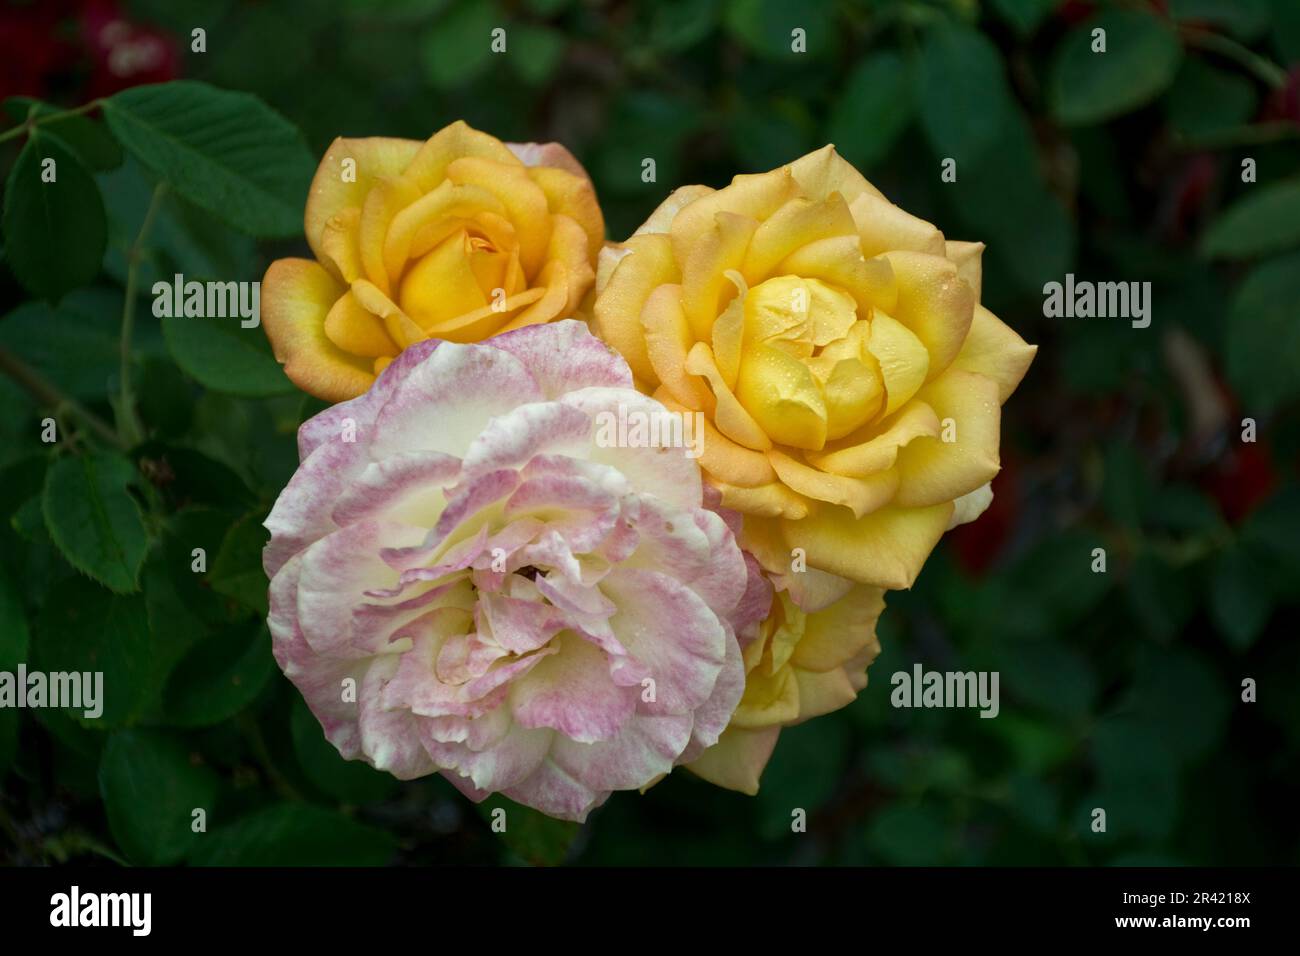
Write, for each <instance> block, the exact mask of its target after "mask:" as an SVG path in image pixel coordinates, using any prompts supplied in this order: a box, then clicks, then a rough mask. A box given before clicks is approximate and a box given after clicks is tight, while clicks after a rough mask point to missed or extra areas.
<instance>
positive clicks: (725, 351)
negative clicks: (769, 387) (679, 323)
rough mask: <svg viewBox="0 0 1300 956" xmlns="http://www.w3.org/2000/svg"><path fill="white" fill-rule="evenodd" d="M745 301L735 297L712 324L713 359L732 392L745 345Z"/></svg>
mask: <svg viewBox="0 0 1300 956" xmlns="http://www.w3.org/2000/svg"><path fill="white" fill-rule="evenodd" d="M745 300H746V297H745V296H736V298H734V299H732V300H731V302H730V303H729V304H728V305H727V307H726V308H725V309H723V311H722V314H721V315H720V316H718V319H717V321H716V322H714V323H713V357H714V358H715V359H716V360H717V362H718V371H720V372H721V373H722V380H723V381H724V382H726V383H727V388H730V389H732V390H733V391H734V390H735V388H736V379H737V378H739V377H740V358H741V354H742V352H741V350H742V349H743V348H744V344H745ZM683 314H684V313H683Z"/></svg>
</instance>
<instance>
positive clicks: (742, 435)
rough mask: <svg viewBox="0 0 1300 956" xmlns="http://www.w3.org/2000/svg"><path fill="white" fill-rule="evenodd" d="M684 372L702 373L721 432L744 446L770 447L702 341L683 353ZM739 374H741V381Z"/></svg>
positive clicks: (711, 352)
mask: <svg viewBox="0 0 1300 956" xmlns="http://www.w3.org/2000/svg"><path fill="white" fill-rule="evenodd" d="M686 371H687V372H689V373H690V374H692V375H702V376H703V377H704V378H706V379H707V380H708V382H709V385H710V387H712V389H713V399H714V414H713V422H714V424H715V425H716V426H717V427H718V430H719V431H720V432H722V434H724V435H726V436H727V437H728V438H730V439H731V440H732V441H734V442H739V443H740V444H742V445H744V446H745V447H746V448H754V449H758V450H759V451H766V450H767V449H769V448H771V447H772V440H771V439H770V438H768V436H767V433H766V432H765V431H764V430H763V428H762V426H761V425H759V423H758V422H757V421H755V420H754V417H753V416H752V415H751V414H750V413H749V411H748V410H747V409H746V408H745V406H744V405H742V404H741V401H740V400H739V399H738V398H737V396H736V395H735V394H733V393H732V391H731V389H729V388H728V387H727V383H726V382H725V381H723V378H722V373H721V372H720V371H719V370H718V365H717V362H716V361H714V358H713V350H712V349H710V348H709V346H708V345H707V344H706V343H704V342H696V343H695V344H694V345H693V346H691V351H690V353H689V354H688V355H687V356H686ZM743 377H744V376H743V374H742V376H741V378H742V380H743Z"/></svg>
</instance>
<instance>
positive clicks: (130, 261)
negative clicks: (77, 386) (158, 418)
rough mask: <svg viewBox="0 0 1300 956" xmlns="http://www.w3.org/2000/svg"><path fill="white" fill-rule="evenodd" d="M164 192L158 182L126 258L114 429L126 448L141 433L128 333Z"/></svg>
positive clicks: (132, 322)
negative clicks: (143, 256)
mask: <svg viewBox="0 0 1300 956" xmlns="http://www.w3.org/2000/svg"><path fill="white" fill-rule="evenodd" d="M166 192H167V186H166V184H165V183H159V184H158V185H157V186H155V187H154V190H153V196H152V197H151V198H150V200H149V211H148V212H146V213H145V214H144V221H143V222H142V223H140V231H139V232H138V233H137V234H136V237H135V241H134V242H133V243H131V250H130V251H129V252H128V253H127V256H126V262H127V267H126V294H125V297H124V298H123V300H122V337H121V342H120V345H121V356H120V357H121V368H120V370H119V374H118V378H119V380H120V381H119V384H120V388H121V391H120V392H119V394H118V404H117V429H118V432H119V433H120V434H121V436H122V442H123V443H124V444H126V445H127V446H128V447H129V446H131V445H135V444H136V443H138V442H139V440H140V438H141V435H142V434H143V432H142V429H141V428H140V422H139V420H138V419H137V417H136V413H135V395H134V394H133V393H132V391H131V332H132V329H133V328H134V325H135V293H136V285H137V283H138V281H139V276H138V272H139V267H140V254H141V251H142V249H143V248H144V242H145V239H146V238H147V237H148V235H149V230H150V229H151V228H152V227H153V221H154V218H155V217H156V216H157V214H158V207H159V205H160V204H161V201H162V197H163V195H164V194H165V193H166Z"/></svg>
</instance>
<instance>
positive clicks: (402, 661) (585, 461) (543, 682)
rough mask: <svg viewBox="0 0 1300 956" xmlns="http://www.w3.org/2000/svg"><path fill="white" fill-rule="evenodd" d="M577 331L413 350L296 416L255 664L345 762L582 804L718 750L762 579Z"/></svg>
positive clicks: (603, 356) (526, 332) (680, 458)
mask: <svg viewBox="0 0 1300 956" xmlns="http://www.w3.org/2000/svg"><path fill="white" fill-rule="evenodd" d="M620 410H621V411H622V412H623V413H624V414H626V413H627V412H629V411H634V412H635V413H637V414H639V415H643V416H646V417H647V419H651V418H656V417H659V418H661V419H666V417H667V416H670V415H672V413H671V412H669V411H667V410H666V409H665V408H664V407H663V406H662V405H660V404H659V403H658V402H656V401H655V400H654V399H652V398H649V397H646V396H644V395H641V394H640V393H638V392H637V391H636V389H635V387H634V385H633V381H632V375H631V373H630V371H629V370H628V366H627V364H626V362H625V361H624V360H623V359H622V358H621V357H619V356H618V355H616V354H615V353H613V352H611V350H610V349H608V348H607V347H606V346H605V345H603V344H602V343H601V342H600V341H599V340H598V339H596V338H595V337H594V336H592V335H591V334H590V333H589V332H588V331H587V328H586V326H585V325H584V324H583V323H581V322H576V321H563V322H559V323H553V324H549V325H538V326H531V327H527V328H523V329H520V330H518V331H515V332H510V333H506V334H504V335H500V336H497V337H496V338H493V339H491V340H489V341H486V342H483V343H480V344H473V345H458V344H454V343H450V342H445V341H438V340H434V341H426V342H421V343H417V344H415V345H413V346H411V347H410V348H408V349H407V350H406V351H404V352H403V353H402V354H401V355H400V356H399V357H398V358H397V359H396V360H395V361H394V362H393V363H392V364H391V365H390V366H388V368H387V369H385V370H384V372H383V373H382V374H381V375H380V376H379V378H378V379H377V381H376V382H375V383H374V384H373V385H372V386H371V388H370V389H369V390H368V391H367V392H365V393H364V394H363V395H361V396H360V397H358V398H355V399H353V400H351V401H348V402H344V403H342V404H340V405H336V406H334V407H333V408H330V409H329V410H327V411H325V412H322V413H321V414H319V415H317V416H316V417H315V418H312V419H311V420H310V421H308V422H306V423H305V424H304V425H303V426H302V428H301V430H300V431H299V434H298V444H299V454H300V456H301V464H300V466H299V468H298V471H297V473H296V474H295V475H294V477H293V480H292V481H290V483H289V484H288V486H287V487H286V488H285V490H284V491H283V493H282V494H281V495H280V498H279V500H278V501H277V502H276V504H275V507H274V509H273V510H272V512H271V514H270V516H269V517H268V518H267V521H266V526H267V528H268V529H270V531H271V541H270V543H269V544H268V545H267V547H266V551H265V555H264V563H265V567H266V571H267V574H268V576H269V577H270V578H271V594H270V599H271V613H270V618H269V623H270V628H271V633H272V635H273V637H274V649H275V656H276V660H277V661H278V662H279V664H280V666H281V668H282V669H283V670H284V672H285V674H286V675H287V676H288V677H289V679H290V680H292V681H293V682H294V684H296V685H297V687H298V688H299V690H300V691H301V692H302V694H303V696H304V697H305V699H306V701H307V703H308V705H309V706H310V707H311V709H312V712H313V713H314V714H315V715H316V717H317V718H318V719H319V720H320V722H321V724H322V726H323V727H324V730H325V735H326V737H327V738H328V739H329V740H330V742H331V743H333V744H334V746H335V747H337V748H338V749H339V751H340V753H342V754H343V756H344V757H347V758H349V759H361V760H365V761H366V762H367V763H369V764H371V765H372V766H374V767H376V768H377V769H380V770H384V771H387V772H389V773H392V774H393V775H395V776H397V777H400V778H402V779H410V778H414V777H419V776H422V775H425V774H429V773H434V772H440V773H442V774H443V775H444V776H446V777H447V778H448V779H449V780H451V781H452V782H453V783H454V784H455V785H456V786H457V787H458V788H459V789H460V790H461V791H462V792H464V793H466V794H467V795H469V796H470V797H472V798H473V799H476V800H479V799H483V798H484V797H486V796H487V795H489V794H490V793H494V792H500V793H503V794H505V795H506V796H508V797H510V798H511V799H513V800H516V801H518V802H520V803H524V804H527V805H529V806H532V807H535V808H537V809H538V810H541V811H543V812H545V813H548V814H551V815H552V816H556V817H562V818H566V819H573V820H582V819H584V818H585V817H586V815H587V813H588V812H589V811H590V810H591V809H592V808H593V807H596V806H599V805H600V804H601V803H602V802H603V801H604V800H605V799H606V798H608V796H609V795H610V794H611V793H612V792H613V791H615V790H633V789H640V788H644V787H646V786H648V785H649V784H651V783H653V782H654V781H655V780H657V779H658V778H659V777H661V776H662V775H663V774H665V773H667V772H669V771H670V770H671V769H672V768H673V767H674V766H676V765H678V764H681V763H685V762H688V761H691V760H693V759H695V758H696V757H698V756H699V755H700V754H701V753H703V752H704V750H705V749H707V748H709V747H710V746H712V745H713V744H714V743H716V742H717V740H718V738H719V736H720V735H721V733H722V731H723V730H724V729H725V728H726V726H727V724H728V722H729V720H730V719H731V716H732V713H733V711H734V710H735V709H736V706H737V704H738V703H739V702H740V698H741V694H742V692H743V690H744V686H745V669H744V664H743V661H742V657H741V651H740V644H739V643H738V640H737V634H738V633H744V634H749V633H753V631H754V629H755V628H756V627H757V625H758V622H759V621H760V620H761V618H762V617H763V615H764V614H765V613H766V611H767V609H768V607H769V605H770V603H771V589H770V585H769V584H767V583H766V581H765V580H764V579H763V577H762V575H761V573H760V572H759V570H758V566H757V564H756V562H754V560H753V559H752V558H747V557H746V556H745V555H744V554H742V552H741V550H740V548H739V547H738V546H737V544H736V540H735V536H734V534H733V532H732V530H731V529H730V528H729V527H728V525H727V523H726V521H724V520H723V517H722V516H721V515H719V514H718V513H717V512H716V511H714V510H711V509H710V508H707V507H705V506H704V501H703V497H702V495H703V492H702V485H701V479H700V471H699V468H698V466H697V465H696V463H695V461H693V460H692V459H691V458H689V457H687V456H686V455H685V454H683V452H682V450H681V449H677V448H663V447H659V448H655V447H648V448H647V447H642V448H629V447H603V446H602V444H601V443H600V442H598V441H597V440H596V434H597V424H596V423H597V416H598V415H599V414H600V413H601V412H611V413H614V414H618V413H619V412H620Z"/></svg>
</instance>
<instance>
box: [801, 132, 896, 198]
mask: <svg viewBox="0 0 1300 956" xmlns="http://www.w3.org/2000/svg"><path fill="white" fill-rule="evenodd" d="M790 170H791V172H792V173H793V174H794V178H795V179H796V180H797V181H798V183H799V188H800V190H801V191H802V193H803V195H805V196H807V197H809V198H810V199H825V198H826V197H827V196H829V195H830V194H831V193H839V194H840V195H841V196H843V197H844V200H845V202H848V203H852V202H853V201H854V200H855V199H857V198H858V197H859V196H861V195H863V194H864V193H865V194H868V195H872V196H879V195H880V190H878V189H877V188H876V187H875V186H873V185H871V183H869V182H867V180H866V179H865V178H864V177H863V175H862V174H861V173H860V172H858V171H857V170H856V169H855V168H854V167H853V164H852V163H850V162H848V161H847V160H846V159H844V158H843V157H842V156H840V154H839V153H837V152H836V151H835V147H834V146H823V147H822V148H821V149H819V150H815V151H814V152H811V153H809V154H808V155H807V156H802V157H800V158H799V159H796V160H795V161H794V162H793V163H791V164H790Z"/></svg>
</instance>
